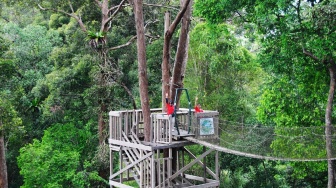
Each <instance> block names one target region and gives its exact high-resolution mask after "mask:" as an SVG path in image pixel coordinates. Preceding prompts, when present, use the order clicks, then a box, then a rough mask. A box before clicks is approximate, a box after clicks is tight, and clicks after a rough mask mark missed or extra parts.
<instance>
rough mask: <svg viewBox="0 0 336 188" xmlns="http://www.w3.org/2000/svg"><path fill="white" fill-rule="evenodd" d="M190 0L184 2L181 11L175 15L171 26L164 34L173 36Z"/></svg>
mask: <svg viewBox="0 0 336 188" xmlns="http://www.w3.org/2000/svg"><path fill="white" fill-rule="evenodd" d="M189 2H190V0H185V1H184V4H183V7H182V9H181V11H180V12H179V13H178V14H177V15H176V18H175V20H174V21H173V22H172V24H171V25H170V26H169V29H168V30H167V32H166V34H170V35H171V34H173V32H174V31H175V29H176V27H177V24H178V23H180V21H181V19H182V17H183V15H184V13H185V11H186V10H187V7H188V5H189Z"/></svg>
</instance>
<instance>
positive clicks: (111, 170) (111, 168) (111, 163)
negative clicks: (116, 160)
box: [110, 149, 113, 188]
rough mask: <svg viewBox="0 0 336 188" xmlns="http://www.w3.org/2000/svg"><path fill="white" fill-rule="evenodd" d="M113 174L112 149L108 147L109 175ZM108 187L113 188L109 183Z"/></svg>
mask: <svg viewBox="0 0 336 188" xmlns="http://www.w3.org/2000/svg"><path fill="white" fill-rule="evenodd" d="M112 174H113V150H111V149H110V177H111V176H112ZM110 188H113V185H110Z"/></svg>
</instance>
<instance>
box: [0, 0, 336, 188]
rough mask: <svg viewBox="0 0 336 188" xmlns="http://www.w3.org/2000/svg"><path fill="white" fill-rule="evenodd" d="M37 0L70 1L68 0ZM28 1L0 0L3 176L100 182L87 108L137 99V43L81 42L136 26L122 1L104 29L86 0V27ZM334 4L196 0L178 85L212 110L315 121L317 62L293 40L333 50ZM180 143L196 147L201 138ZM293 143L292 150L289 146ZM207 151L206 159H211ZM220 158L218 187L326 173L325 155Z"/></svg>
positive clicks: (287, 122) (156, 60) (23, 181)
mask: <svg viewBox="0 0 336 188" xmlns="http://www.w3.org/2000/svg"><path fill="white" fill-rule="evenodd" d="M5 2H6V3H8V4H7V5H5ZM39 2H40V3H41V4H40V5H41V6H42V7H53V8H57V9H59V10H65V11H68V12H70V11H71V9H70V8H69V4H68V2H67V1H62V0H57V1H47V0H43V1H39ZM118 2H119V1H113V3H118ZM148 2H149V3H162V2H163V1H148ZM35 3H36V1H18V2H17V1H10V0H6V1H3V2H0V5H1V7H2V8H1V12H0V14H1V19H0V73H1V74H0V83H1V84H0V118H1V119H0V121H1V122H2V124H3V127H2V128H1V129H0V131H3V132H4V136H5V140H6V143H7V145H6V149H7V150H6V159H7V166H8V178H9V187H13V188H14V187H20V186H22V187H108V184H107V178H108V175H109V174H108V173H109V169H108V167H109V164H108V163H109V159H108V155H109V152H108V147H107V145H100V146H99V144H98V135H97V132H98V130H97V129H98V128H97V122H98V114H99V113H100V112H101V104H104V105H105V107H106V109H107V110H121V109H132V108H133V104H132V103H133V100H134V102H135V104H136V107H137V108H139V107H140V98H139V86H138V85H139V84H138V70H137V57H136V44H135V43H132V44H130V45H128V46H125V47H123V48H118V49H116V50H111V51H108V52H107V51H104V53H102V51H99V48H101V47H102V46H99V45H96V48H92V41H91V43H90V40H93V42H95V43H96V44H100V45H101V44H102V43H101V41H102V40H105V37H106V39H107V41H106V44H107V45H106V46H104V47H105V48H106V49H107V48H111V47H114V46H118V45H121V44H125V43H127V42H128V41H129V40H130V38H132V37H133V36H134V35H135V33H136V32H135V24H134V15H133V12H132V10H131V8H129V7H126V8H124V9H122V10H121V12H120V13H118V15H117V16H116V18H115V19H114V20H113V24H112V26H111V30H109V32H107V33H102V32H99V29H100V28H99V27H100V23H99V22H100V20H101V12H100V10H99V9H98V8H97V6H96V5H95V4H94V1H88V0H80V1H72V3H73V4H72V5H73V9H74V10H78V12H76V13H78V14H80V15H81V18H82V21H83V23H84V24H85V25H86V26H87V29H88V32H87V33H85V32H83V30H81V29H80V27H79V25H78V23H77V21H76V20H75V19H73V18H70V17H69V16H68V15H66V14H61V13H60V12H58V13H56V12H52V11H40V9H38V6H37V4H35ZM178 3H179V1H171V5H175V4H178ZM144 8H145V9H144V11H145V15H144V16H145V20H147V22H146V34H147V35H148V36H150V37H149V38H147V54H146V55H147V65H148V67H147V70H148V80H149V95H150V105H151V108H156V107H161V71H160V70H161V61H162V48H163V45H162V44H163V37H162V34H163V21H162V20H163V13H164V11H165V10H166V8H158V7H154V6H145V7H144ZM335 10H336V4H335V1H326V0H324V1H314V0H309V1H284V0H280V1H279V0H271V1H251V0H242V1H232V0H216V1H215V0H195V5H194V13H193V14H194V15H193V16H194V18H195V19H193V23H192V27H191V33H190V44H189V52H188V56H189V57H188V58H189V61H188V65H187V69H186V74H185V78H184V87H185V88H188V90H189V94H190V96H191V97H192V99H194V98H195V97H198V99H199V103H200V104H202V107H203V108H204V109H209V110H218V111H219V112H220V115H221V118H222V119H225V120H228V121H234V122H240V123H246V122H247V123H262V124H265V125H270V126H287V127H294V126H304V127H311V126H323V125H324V115H325V107H326V98H327V96H328V89H329V85H328V84H329V75H328V74H327V73H326V72H327V71H326V70H327V67H326V66H325V64H323V63H320V62H316V61H315V60H314V59H313V58H311V57H309V56H308V55H307V54H305V53H303V52H304V51H306V52H309V53H311V54H314V55H315V57H316V58H318V59H326V58H333V59H335V51H336V50H335V49H336V46H335V44H334V41H335V38H336V32H335V27H336V23H335V22H336V19H335ZM174 14H176V11H173V15H174ZM198 17H202V18H205V19H206V21H204V19H198ZM177 36H178V33H177V34H176V35H174V37H173V39H172V46H175V45H176V44H177ZM90 44H91V46H90ZM98 46H99V48H97V47H98ZM173 49H174V48H172V52H171V53H172V57H173V55H174V54H175V51H174V50H173ZM105 52H106V53H105ZM171 61H172V60H171ZM102 78H104V79H106V80H107V81H106V82H104V84H102V82H101V80H102ZM181 99H182V101H181V106H186V105H187V103H186V101H185V100H184V97H182V98H181ZM192 102H193V101H192ZM334 114H335V113H334ZM104 118H105V121H107V113H105V116H104ZM292 133H294V132H292ZM282 134H287V135H288V136H290V134H291V133H282ZM310 134H311V133H308V132H307V133H305V136H306V137H305V138H307V139H308V138H309V136H310ZM321 134H322V133H321ZM104 136H105V137H104V138H105V140H106V138H107V137H108V135H107V130H104ZM288 145H289V146H290V147H288ZM272 147H273V149H274V150H277V151H281V152H283V153H287V154H288V155H290V156H293V155H294V154H296V155H307V156H309V155H314V156H319V155H323V154H325V150H322V149H321V150H320V152H317V153H313V152H310V150H311V149H312V148H313V149H314V148H315V149H316V148H322V147H325V143H324V140H321V141H319V142H316V143H314V144H312V145H305V146H302V145H296V144H291V143H290V141H289V140H286V139H281V138H279V139H277V140H276V141H275V142H274V143H273V144H272ZM190 149H191V150H193V151H195V152H196V153H201V152H202V151H201V147H191V148H190ZM299 149H300V151H302V153H299V152H297V153H293V151H296V150H299ZM212 157H213V156H210V157H208V158H207V164H209V166H210V168H213V169H214V166H213V165H214V161H213V159H212ZM114 166H116V169H113V170H114V171H116V170H118V169H117V168H118V165H114ZM220 167H221V187H284V188H285V187H325V185H326V182H327V179H326V172H327V170H326V163H325V162H319V163H317V162H311V163H288V162H274V161H262V160H255V159H249V158H244V157H237V156H233V155H230V154H224V153H222V154H220ZM201 168H202V167H196V168H195V169H193V170H194V171H195V172H201V170H200V169H201Z"/></svg>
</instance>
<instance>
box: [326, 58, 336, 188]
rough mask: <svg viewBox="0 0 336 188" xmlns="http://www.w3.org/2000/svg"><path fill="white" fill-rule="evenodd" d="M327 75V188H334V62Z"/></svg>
mask: <svg viewBox="0 0 336 188" xmlns="http://www.w3.org/2000/svg"><path fill="white" fill-rule="evenodd" d="M328 69H329V75H330V86H329V96H328V103H327V107H326V114H325V124H326V128H325V135H326V148H327V157H328V188H335V165H334V161H333V160H330V159H331V158H333V157H334V155H333V151H332V135H333V134H332V128H333V125H332V111H333V101H334V93H335V73H336V65H335V63H334V62H332V63H330V67H329V68H328Z"/></svg>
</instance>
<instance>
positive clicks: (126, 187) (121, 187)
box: [109, 180, 133, 188]
mask: <svg viewBox="0 0 336 188" xmlns="http://www.w3.org/2000/svg"><path fill="white" fill-rule="evenodd" d="M109 183H110V185H112V186H116V187H120V188H133V187H131V186H128V185H124V184H122V183H119V182H116V181H112V180H110V181H109Z"/></svg>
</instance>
